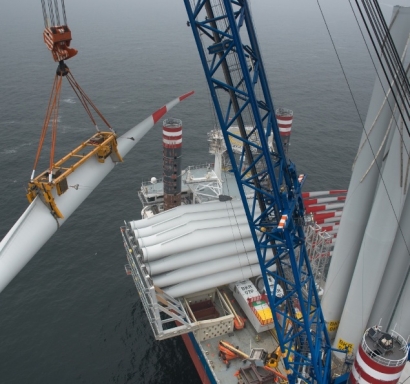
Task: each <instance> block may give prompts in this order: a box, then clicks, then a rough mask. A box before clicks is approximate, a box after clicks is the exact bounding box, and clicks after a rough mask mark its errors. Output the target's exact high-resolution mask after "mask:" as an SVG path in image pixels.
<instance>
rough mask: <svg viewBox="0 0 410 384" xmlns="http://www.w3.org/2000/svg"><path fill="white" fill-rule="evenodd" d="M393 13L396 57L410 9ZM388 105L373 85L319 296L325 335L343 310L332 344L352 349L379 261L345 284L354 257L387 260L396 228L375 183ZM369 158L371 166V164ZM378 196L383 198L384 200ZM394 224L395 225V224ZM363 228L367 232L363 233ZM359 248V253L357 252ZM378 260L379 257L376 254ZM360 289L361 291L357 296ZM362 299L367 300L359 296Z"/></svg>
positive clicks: (388, 116) (389, 117)
mask: <svg viewBox="0 0 410 384" xmlns="http://www.w3.org/2000/svg"><path fill="white" fill-rule="evenodd" d="M398 9H400V12H398V14H397V17H395V18H394V19H393V22H392V25H391V27H390V30H391V31H390V32H391V35H392V38H393V40H394V42H395V44H396V47H397V51H398V52H399V53H400V52H403V51H404V47H405V46H406V43H407V39H408V35H409V29H410V23H409V18H408V16H409V10H410V8H403V7H400V8H396V9H395V10H396V11H397V10H398ZM379 71H380V69H379ZM383 77H384V76H383V75H381V76H380V78H382V79H383ZM383 87H384V89H386V90H389V89H390V84H387V83H386V81H385V82H384V84H383ZM387 99H388V100H387ZM387 101H388V102H387ZM389 103H390V105H393V106H394V99H393V97H392V95H391V92H388V93H387V96H385V93H384V91H383V88H382V86H381V85H380V83H379V81H378V80H377V81H376V84H375V86H374V90H373V94H372V98H371V102H370V106H369V110H368V114H367V118H366V122H365V127H364V130H365V132H364V133H363V136H362V140H361V144H360V147H359V151H358V154H357V158H356V161H355V164H354V170H353V174H352V178H351V181H350V185H349V192H348V194H347V198H346V205H345V207H344V211H343V216H342V219H341V223H340V229H339V232H338V240H337V243H336V246H335V249H334V252H333V257H332V262H331V264H330V269H329V274H328V276H327V282H326V287H325V293H324V297H323V300H322V307H323V313H324V316H325V319H326V321H327V322H328V324H329V328H331V331H330V336H331V337H334V336H335V332H334V330H336V329H337V325H338V324H339V321H340V319H341V315H342V311H343V308H345V312H344V313H345V315H344V318H345V319H346V321H348V320H347V319H348V318H349V319H350V320H354V321H353V323H354V324H353V323H350V324H349V325H347V323H346V324H345V326H344V331H343V332H342V333H343V336H342V334H338V339H341V340H344V341H346V342H348V343H352V344H354V345H355V346H356V347H357V344H358V343H359V342H360V338H361V335H362V334H363V332H364V330H365V327H366V325H367V320H368V317H369V315H370V311H371V308H372V306H373V302H374V297H375V295H376V293H377V290H378V286H379V284H380V278H381V277H380V274H381V273H382V268H383V267H380V269H378V268H377V267H376V263H377V262H379V261H380V259H377V261H376V259H362V260H361V261H360V262H359V263H358V264H357V265H361V269H360V272H359V270H358V272H357V273H355V278H354V279H355V283H353V281H352V284H351V279H352V276H353V272H354V269H355V266H356V262H357V257H358V255H359V252H361V254H362V255H363V257H365V258H366V257H367V258H370V255H373V252H375V254H377V252H378V251H379V250H383V252H387V255H385V256H384V257H386V258H387V257H388V255H389V253H390V248H391V246H392V242H393V238H394V235H395V227H397V221H396V219H395V218H394V214H393V212H392V211H391V209H392V208H391V205H390V203H389V202H388V201H387V200H388V199H387V196H386V191H385V190H384V192H383V191H382V189H384V185H383V183H381V182H380V170H381V169H382V168H383V166H384V164H383V162H382V160H383V156H384V155H385V154H386V153H387V152H386V150H385V148H386V145H388V144H390V143H389V140H388V136H389V131H391V130H393V129H394V130H395V129H396V127H395V126H394V127H392V128H390V129H389V127H390V126H391V125H390V124H391V122H392V110H391V107H390V106H389ZM391 136H392V135H391ZM387 143H388V144H387ZM392 150H399V151H400V149H398V148H395V149H394V148H392ZM375 157H376V161H375V160H374V158H375ZM393 157H394V154H393V155H391V156H388V158H387V160H386V166H387V163H389V162H390V163H391V165H389V167H390V169H391V172H392V174H391V175H388V174H387V172H386V173H385V174H384V175H383V177H385V178H386V183H385V184H386V185H389V184H388V182H387V180H390V181H391V182H392V183H394V187H393V186H389V187H390V188H392V189H394V188H396V189H397V188H399V186H400V180H399V174H398V172H397V171H396V170H395V166H397V167H399V169H400V165H397V163H396V164H393V162H394V160H393ZM396 161H397V157H396ZM393 179H394V181H393ZM378 185H379V191H378V197H377V203H378V204H387V206H386V205H382V206H380V205H379V206H377V205H376V204H377V203H375V204H374V205H373V202H374V199H375V191H376V190H377V186H378ZM381 188H382V189H381ZM390 192H392V193H395V195H394V196H395V197H397V198H398V199H399V201H398V202H397V203H395V204H396V205H395V207H394V212H396V214H399V215H400V212H401V207H402V204H403V199H404V197H403V190H402V191H401V192H397V190H396V192H395V191H393V190H390V189H389V193H390ZM397 193H399V194H400V196H401V197H399V196H397ZM383 194H384V195H385V196H384V197H383ZM386 199H387V200H386ZM372 206H374V207H375V210H374V211H375V212H374V213H373V214H372V218H371V221H372V223H373V224H371V227H370V226H368V225H367V223H368V220H369V216H370V212H371V209H372ZM382 207H383V208H385V207H387V208H388V209H389V210H390V212H391V213H390V214H387V213H386V214H382V215H381V216H380V215H379V214H377V211H378V210H379V211H380V208H382ZM385 215H386V216H388V217H390V219H389V220H390V221H388V225H387V226H385V228H386V230H387V231H388V232H389V235H388V236H389V239H387V237H386V235H385V232H383V234H382V235H380V225H384V224H385V217H386V216H385ZM377 219H379V220H380V221H379V223H376V221H375V220H377ZM394 222H396V224H395V223H394ZM386 223H387V222H386ZM366 226H367V228H368V229H366ZM392 226H393V227H392ZM370 228H371V229H370ZM365 230H366V232H367V236H366V238H365V240H363V238H364V236H365ZM368 231H370V232H368ZM362 241H363V248H362ZM361 248H362V251H360V250H361ZM379 248H380V249H379ZM380 258H383V257H382V256H381V255H380ZM380 262H381V261H380ZM363 263H364V264H363ZM365 264H366V265H365ZM367 264H370V265H369V267H370V268H373V269H368V270H367V271H368V273H366V277H364V276H363V275H360V274H361V273H362V272H363V273H364V270H365V269H363V268H366V267H367V266H368V265H367ZM385 264H386V261H383V265H385ZM376 269H377V271H376ZM373 272H375V273H377V278H374V276H371V273H373ZM364 279H366V280H364ZM349 287H350V293H349V296H350V300H349V302H350V303H351V304H350V305H348V306H345V302H346V297H347V294H348V292H349ZM363 289H364V290H365V292H363V293H362V290H363ZM370 292H371V293H370ZM364 295H369V296H366V297H365V296H364ZM362 304H363V306H362ZM352 329H354V330H355V334H354V335H353V333H352V332H350V331H349V330H352ZM336 346H337V345H336Z"/></svg>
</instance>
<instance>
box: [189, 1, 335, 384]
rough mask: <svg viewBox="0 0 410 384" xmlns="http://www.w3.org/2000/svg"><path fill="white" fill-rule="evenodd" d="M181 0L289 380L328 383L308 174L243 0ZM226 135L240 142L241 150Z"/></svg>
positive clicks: (326, 342) (327, 351) (327, 354)
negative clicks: (301, 169)
mask: <svg viewBox="0 0 410 384" xmlns="http://www.w3.org/2000/svg"><path fill="white" fill-rule="evenodd" d="M184 2H185V6H186V9H187V12H188V18H189V22H188V24H189V25H190V26H191V28H192V31H193V34H194V37H195V41H196V44H197V47H198V52H199V55H200V59H201V62H202V65H203V68H204V71H205V76H206V79H207V82H208V85H209V89H210V93H211V97H212V99H213V103H214V107H215V111H216V115H217V117H218V121H219V125H220V127H221V130H222V133H223V135H224V139H225V143H226V147H227V151H228V154H229V157H230V161H231V163H232V168H233V172H234V174H235V177H236V181H237V183H238V187H239V191H240V195H241V198H242V201H243V205H244V208H245V212H246V215H247V217H248V221H249V225H250V230H251V233H252V237H253V240H254V242H255V249H256V252H257V254H258V258H259V263H260V267H261V272H262V276H263V279H264V283H265V286H266V287H268V288H267V289H266V291H267V295H268V298H269V303H270V307H271V309H272V312H273V315H274V316H273V318H274V322H275V328H276V331H277V334H278V340H279V344H280V347H281V349H282V353H283V356H284V363H285V367H286V369H287V370H288V372H289V373H288V380H289V383H297V382H300V381H301V380H304V381H305V382H308V383H320V384H325V383H330V382H331V372H330V366H331V347H330V340H329V336H328V333H327V329H326V324H325V321H324V318H323V314H322V311H321V307H320V302H319V296H318V293H317V289H316V286H315V282H314V278H313V275H312V271H311V268H310V264H309V260H308V255H307V252H306V248H305V238H304V231H303V218H304V207H303V202H302V197H301V188H302V185H303V182H304V179H305V177H304V176H298V175H297V173H296V168H295V165H294V164H293V163H291V162H290V161H288V160H287V159H286V156H285V152H284V149H283V146H282V142H281V138H280V135H279V129H278V125H277V122H276V117H275V110H274V105H273V101H272V97H271V94H270V91H269V85H268V81H267V77H266V74H265V70H264V67H263V63H262V58H261V54H260V50H259V46H258V42H257V39H256V34H255V29H254V26H253V23H252V18H251V13H250V8H249V4H248V1H247V0H184ZM233 127H237V128H238V129H232V128H233ZM238 130H239V132H240V135H238V134H237V131H238ZM271 136H272V137H273V140H272V145H269V142H268V141H269V137H271ZM231 140H233V141H236V142H237V141H239V142H240V143H241V148H242V151H241V154H240V155H237V154H235V152H234V150H233V148H232V144H231ZM249 190H251V191H252V194H253V201H252V202H251V203H248V200H247V196H246V194H247V193H248V194H249ZM256 205H259V207H260V213H257V211H256V210H255V207H256ZM269 275H270V276H272V277H273V278H274V279H275V286H274V289H273V290H272V291H271V289H269V284H268V276H269ZM276 284H280V285H281V286H282V288H283V290H284V292H285V295H284V297H283V298H281V299H278V298H277V297H275V295H274V294H273V292H275V291H276ZM295 308H298V311H296V309H295ZM299 310H300V313H299V314H298V313H296V312H299Z"/></svg>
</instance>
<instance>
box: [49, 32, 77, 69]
mask: <svg viewBox="0 0 410 384" xmlns="http://www.w3.org/2000/svg"><path fill="white" fill-rule="evenodd" d="M43 37H44V42H45V44H46V46H47V48H48V49H49V50H50V51H51V53H52V55H53V58H54V61H56V62H59V61H62V60H67V59H70V58H71V57H73V56H75V55H76V54H77V53H78V51H77V50H76V49H74V48H70V44H71V40H72V38H71V30H70V28H68V26H67V25H61V26H55V27H49V28H45V29H44V32H43Z"/></svg>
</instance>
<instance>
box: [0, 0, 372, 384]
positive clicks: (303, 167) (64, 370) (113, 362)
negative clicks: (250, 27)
mask: <svg viewBox="0 0 410 384" xmlns="http://www.w3.org/2000/svg"><path fill="white" fill-rule="evenodd" d="M65 3H66V9H67V16H68V24H69V26H70V27H71V30H72V32H73V41H72V46H73V47H75V48H77V49H78V50H79V54H78V56H77V57H75V58H73V59H71V60H70V61H69V62H68V65H69V66H70V68H71V70H72V72H73V74H74V76H75V77H76V79H77V80H78V82H79V83H80V84H81V85H82V87H83V88H84V89H85V91H86V92H87V93H88V94H89V96H90V97H91V98H92V99H93V100H94V102H95V104H96V105H97V106H98V107H99V108H100V110H101V111H102V112H103V113H104V115H105V116H106V118H107V119H108V120H109V121H110V123H111V124H112V125H113V127H114V128H115V129H116V130H117V131H118V132H119V133H122V132H124V131H125V130H127V129H128V128H130V127H132V126H134V125H135V124H137V123H138V122H139V121H141V120H143V119H144V118H145V117H147V116H148V115H149V114H151V113H152V112H153V111H154V110H155V109H157V108H158V107H160V106H162V105H163V104H165V103H166V102H168V101H170V100H171V99H173V98H174V97H177V96H179V95H180V94H182V93H185V92H187V91H190V90H191V89H194V90H195V91H196V95H195V96H194V97H192V98H191V99H188V100H186V101H185V102H184V103H182V104H180V105H179V106H178V107H176V108H174V110H173V111H172V113H171V116H174V117H178V118H180V119H182V120H183V123H184V149H183V153H184V158H183V162H184V166H187V165H190V164H197V163H203V162H205V161H212V158H211V157H210V156H209V155H208V153H207V142H206V132H207V131H208V130H210V129H211V128H212V127H213V125H214V120H213V113H212V109H211V104H210V99H209V96H208V93H207V90H206V85H205V80H204V76H203V73H202V68H201V65H200V62H199V57H198V54H197V52H196V47H195V44H194V41H193V37H192V34H191V30H190V28H187V26H186V20H187V17H186V13H185V8H184V5H183V2H182V1H177V0H173V1H161V0H145V1H143V0H138V1H132V0H118V1H113V0H100V1H97V0H88V1H81V0H67V1H66V2H65ZM323 3H325V2H323ZM252 4H253V5H252V9H253V14H254V19H255V25H256V28H257V32H258V37H259V42H260V45H261V48H262V52H263V57H264V61H265V67H266V70H267V73H268V76H269V79H270V84H271V91H272V94H273V96H274V101H275V105H276V106H284V107H288V108H291V109H293V110H294V115H295V119H294V126H293V128H294V129H293V136H292V145H291V158H292V160H293V161H294V162H295V163H296V164H297V166H298V171H299V172H304V173H307V174H308V176H309V178H308V182H307V186H306V189H307V190H318V189H331V188H346V187H347V185H348V182H349V177H350V168H351V163H352V159H353V157H354V155H355V152H356V148H357V146H358V141H359V137H360V134H361V123H360V119H359V116H358V114H357V111H356V109H355V106H354V103H353V101H352V99H351V97H350V94H349V91H348V88H347V85H346V82H345V80H344V77H343V74H342V71H341V68H340V66H339V63H338V60H337V57H336V55H335V52H334V50H333V48H332V46H331V43H330V39H329V36H328V34H327V31H326V27H325V25H324V23H323V20H322V17H321V15H320V13H319V9H318V6H317V2H316V0H294V1H286V0H276V1H268V0H266V1H262V0H258V1H253V2H252ZM323 10H324V12H325V14H326V17H327V21H328V23H329V28H330V29H331V32H332V35H333V37H334V41H335V44H336V46H337V49H338V53H339V55H340V59H341V61H342V63H343V66H344V68H345V71H346V75H347V78H348V81H349V83H350V86H351V89H352V92H353V94H354V97H355V99H356V102H357V105H358V108H359V111H360V114H361V116H362V117H364V116H365V114H366V111H367V105H368V101H369V97H370V93H371V89H372V84H373V79H374V76H375V75H374V70H373V69H372V66H371V63H370V60H369V58H368V55H367V53H366V51H365V48H364V44H363V41H362V40H361V37H360V35H359V31H358V28H357V26H356V24H355V21H354V18H353V15H352V13H351V10H350V7H349V5H348V4H346V1H344V0H332V1H331V2H327V4H323ZM42 30H43V20H42V12H41V5H40V1H36V2H33V1H29V0H21V1H18V2H6V1H5V0H0V131H1V136H0V217H1V220H0V238H2V237H3V236H4V235H5V234H6V233H7V231H8V230H9V229H10V228H11V226H12V225H13V224H14V222H15V221H16V220H17V219H18V217H19V216H20V215H21V214H22V213H23V211H24V210H25V208H26V207H27V205H28V203H27V201H26V199H25V185H26V183H27V181H28V179H29V176H30V172H31V169H32V164H33V161H34V156H35V151H36V148H37V142H38V139H39V135H40V130H41V126H42V122H43V116H44V113H45V109H46V106H47V102H48V97H49V92H50V90H51V85H52V81H53V77H54V72H55V68H56V65H55V63H54V62H53V60H52V58H51V54H50V53H49V52H48V51H47V50H46V48H45V45H44V43H43V41H42ZM93 132H94V131H93V127H92V125H91V124H90V123H89V121H88V118H87V115H86V114H85V113H84V111H83V110H82V108H81V105H80V104H79V103H78V102H77V101H76V100H75V98H74V95H73V94H72V93H71V92H70V91H69V89H68V85H67V84H65V89H64V92H63V96H62V105H61V118H60V125H59V132H58V146H57V157H58V156H60V155H62V154H65V153H66V152H67V151H69V150H71V149H72V148H74V147H75V146H76V145H78V144H79V143H80V142H81V141H83V140H84V139H85V138H86V137H88V136H89V135H91V134H92V133H93ZM42 159H43V160H42V165H41V167H39V169H40V168H43V167H46V164H47V163H46V162H47V150H45V154H44V156H43V158H42ZM161 164H162V158H161V129H160V125H159V124H158V125H157V126H156V127H155V128H154V129H152V131H151V132H150V133H149V134H147V135H146V137H145V138H144V139H143V140H142V141H141V142H140V143H139V145H138V146H137V147H136V148H135V149H134V151H133V152H131V153H130V154H129V155H128V157H127V158H126V161H125V163H124V164H121V165H120V166H118V167H116V169H115V170H114V171H113V172H112V173H111V174H110V175H109V176H108V177H107V178H106V180H105V181H104V182H103V183H102V184H101V185H100V186H99V187H98V188H97V189H96V190H95V191H94V192H93V193H92V194H91V196H90V197H89V198H88V200H86V201H85V203H84V204H83V205H82V206H81V207H80V208H79V209H78V210H77V212H76V213H75V214H74V215H73V216H72V217H71V218H70V219H69V220H68V222H67V223H66V224H65V225H64V226H63V227H62V228H61V229H60V230H59V231H58V232H57V233H56V235H55V236H54V237H53V238H52V239H51V240H50V241H49V242H48V243H47V244H46V245H45V246H44V247H43V248H42V249H41V251H40V252H38V254H37V255H36V256H35V257H34V258H33V260H32V261H31V262H30V263H29V264H28V265H27V266H26V267H25V268H24V269H23V271H22V272H21V273H20V274H19V275H18V276H17V277H16V279H15V280H14V281H13V282H12V283H11V284H10V285H9V286H8V287H7V288H6V289H5V290H4V291H3V292H2V293H1V294H0V383H1V384H12V383H15V384H23V383H32V384H34V383H41V384H45V383H99V384H103V383H126V382H127V383H152V384H157V383H159V384H162V383H168V384H169V383H198V382H199V379H198V376H197V374H196V371H195V369H194V368H193V365H192V363H191V361H190V359H189V356H188V354H187V352H186V350H185V348H184V346H183V343H182V342H181V340H180V339H174V340H169V341H164V342H155V340H154V338H153V336H152V333H151V329H150V327H149V324H148V322H147V320H146V318H145V315H144V312H143V309H142V306H141V304H140V302H139V299H138V295H137V292H136V289H135V287H134V284H133V281H132V279H131V278H130V277H127V276H126V275H125V272H124V267H123V265H124V264H125V263H126V258H125V254H124V250H123V245H122V241H121V235H120V231H119V227H120V226H121V224H122V222H123V220H130V219H138V218H139V217H140V209H141V206H140V203H139V200H138V198H137V190H138V188H139V186H140V183H141V181H142V180H148V179H150V178H151V177H152V176H157V177H158V176H160V175H161Z"/></svg>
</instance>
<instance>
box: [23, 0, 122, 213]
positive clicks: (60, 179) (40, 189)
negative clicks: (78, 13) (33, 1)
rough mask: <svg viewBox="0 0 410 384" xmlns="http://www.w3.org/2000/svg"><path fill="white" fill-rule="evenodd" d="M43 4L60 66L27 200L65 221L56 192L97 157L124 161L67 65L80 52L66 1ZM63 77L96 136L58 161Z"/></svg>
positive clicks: (48, 37)
mask: <svg viewBox="0 0 410 384" xmlns="http://www.w3.org/2000/svg"><path fill="white" fill-rule="evenodd" d="M41 5H42V9H43V17H44V32H43V37H44V43H45V44H46V46H47V48H48V49H49V50H50V51H51V54H52V56H53V59H54V61H55V62H57V63H58V66H57V71H56V74H55V77H54V83H53V87H52V91H51V96H50V99H49V104H48V108H47V112H46V116H45V119H44V124H43V129H42V133H41V137H40V141H39V145H38V148H37V154H36V158H35V161H34V167H33V171H32V174H31V178H30V182H29V184H28V191H27V198H28V200H29V202H30V203H31V202H32V201H33V200H34V199H35V198H36V197H37V196H40V197H41V199H42V200H43V202H44V203H45V204H46V205H47V206H48V207H49V208H50V211H51V213H52V215H53V216H54V217H55V218H59V219H62V218H64V216H63V214H62V212H61V210H60V209H59V208H58V206H57V204H56V201H55V194H53V193H54V191H55V192H56V193H57V195H58V196H61V195H62V194H64V193H65V192H66V191H67V189H68V187H69V186H68V184H67V177H68V176H69V175H70V174H71V173H72V172H74V171H75V170H76V169H77V168H78V167H80V166H81V165H82V164H83V163H84V162H86V161H87V160H88V159H90V158H91V157H93V156H97V158H98V161H99V162H100V163H104V161H105V159H107V158H108V157H109V156H111V158H112V159H113V160H114V161H116V162H121V161H122V158H121V155H120V154H119V152H118V149H117V140H116V134H115V132H114V130H113V129H112V128H111V126H110V124H109V123H108V121H107V120H106V119H105V118H104V116H103V115H102V114H101V112H100V111H99V110H98V109H97V107H96V106H95V105H94V103H93V102H92V101H91V99H90V98H89V97H88V96H87V95H86V93H85V92H84V90H83V89H82V88H81V87H80V85H79V84H78V83H77V81H76V80H75V79H74V76H73V75H72V73H71V71H70V69H69V68H68V66H67V65H66V64H65V60H68V59H70V58H72V57H74V56H75V55H76V54H77V52H78V51H77V50H76V49H74V48H72V47H70V44H71V40H72V38H71V30H70V28H69V27H68V25H67V16H66V11H65V4H64V0H60V3H59V2H58V0H47V4H46V1H45V0H41ZM60 13H61V18H60ZM64 77H65V78H67V80H68V82H69V84H70V86H71V87H72V89H73V90H74V93H75V94H76V96H77V97H78V99H79V100H80V102H81V104H82V105H83V107H84V109H85V111H86V112H87V114H88V116H89V117H90V119H91V121H92V123H93V125H94V126H95V128H96V130H97V133H96V134H94V135H93V136H92V137H91V138H90V139H89V140H87V141H86V142H84V143H82V144H81V145H80V146H78V147H77V148H76V149H74V150H73V151H71V152H70V153H69V154H68V155H67V156H65V157H63V158H62V159H61V160H59V161H57V162H55V161H54V152H55V145H56V138H57V125H58V110H59V104H60V95H61V86H62V81H63V78H64ZM92 110H94V112H95V113H96V114H97V115H98V116H99V117H100V118H101V120H102V121H103V122H104V124H105V125H106V126H107V127H108V128H109V131H108V132H102V131H100V129H99V128H98V125H97V123H96V121H95V119H94V117H93V114H92ZM50 125H51V131H52V133H51V150H50V166H49V169H48V170H46V171H44V172H42V173H41V174H40V175H38V176H37V177H35V172H36V167H37V164H38V161H39V158H40V154H41V150H42V148H43V144H44V139H45V137H46V134H47V130H48V128H49V126H50Z"/></svg>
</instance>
